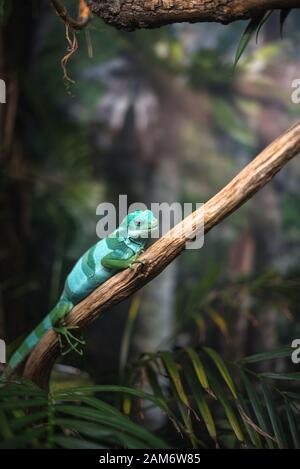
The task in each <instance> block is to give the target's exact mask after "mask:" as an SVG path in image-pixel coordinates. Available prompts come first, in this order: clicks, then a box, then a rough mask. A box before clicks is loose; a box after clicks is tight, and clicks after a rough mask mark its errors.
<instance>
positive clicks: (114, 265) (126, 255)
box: [101, 247, 145, 270]
mask: <svg viewBox="0 0 300 469" xmlns="http://www.w3.org/2000/svg"><path fill="white" fill-rule="evenodd" d="M140 254H141V252H138V253H136V252H134V251H133V250H132V249H130V248H128V247H126V248H124V249H122V250H121V249H120V250H115V251H112V252H111V253H109V254H107V255H106V256H104V257H103V258H102V260H101V264H102V265H103V267H105V268H106V269H117V270H123V269H127V268H129V269H132V268H133V267H132V266H133V264H145V261H143V260H139V259H138V257H139V255H140Z"/></svg>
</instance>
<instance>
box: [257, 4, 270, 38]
mask: <svg viewBox="0 0 300 469" xmlns="http://www.w3.org/2000/svg"><path fill="white" fill-rule="evenodd" d="M272 13H273V10H270V11H267V13H266V14H265V15H264V17H263V18H262V20H261V22H260V23H259V25H258V28H257V30H256V43H257V42H258V36H259V33H260V30H261V28H262V27H263V25H264V24H265V23H266V22H267V21H268V19H269V17H270V16H271V15H272Z"/></svg>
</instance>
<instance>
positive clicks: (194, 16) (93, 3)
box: [87, 0, 300, 30]
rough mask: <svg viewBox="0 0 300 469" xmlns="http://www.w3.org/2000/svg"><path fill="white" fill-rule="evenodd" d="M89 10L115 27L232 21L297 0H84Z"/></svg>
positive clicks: (295, 3) (289, 5) (296, 3)
mask: <svg viewBox="0 0 300 469" xmlns="http://www.w3.org/2000/svg"><path fill="white" fill-rule="evenodd" d="M87 4H88V5H89V7H90V9H91V11H92V12H93V13H95V15H97V16H99V17H100V18H102V19H103V20H104V21H106V22H107V23H109V24H110V25H112V26H115V27H116V28H120V29H125V30H134V29H138V28H157V27H159V26H163V25H165V24H170V23H180V22H184V21H187V22H190V23H196V22H202V21H214V22H217V23H224V24H227V23H231V22H232V21H236V20H241V19H247V18H250V17H252V16H255V15H257V14H258V13H261V12H262V11H267V10H275V9H287V8H299V7H300V4H299V0H193V1H191V0H134V1H133V0H87Z"/></svg>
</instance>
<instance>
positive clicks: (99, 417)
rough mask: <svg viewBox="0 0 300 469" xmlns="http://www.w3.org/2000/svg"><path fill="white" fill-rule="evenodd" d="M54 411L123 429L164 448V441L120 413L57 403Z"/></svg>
mask: <svg viewBox="0 0 300 469" xmlns="http://www.w3.org/2000/svg"><path fill="white" fill-rule="evenodd" d="M56 412H62V413H66V414H69V415H73V416H75V417H81V418H85V419H87V420H89V421H94V422H99V423H102V424H103V425H107V426H108V427H112V428H114V429H118V430H120V431H121V430H123V431H125V432H127V433H129V434H130V435H134V436H135V437H137V438H139V439H140V440H142V441H144V442H146V443H147V444H148V445H149V447H151V448H166V445H165V443H164V442H163V441H162V440H161V439H160V438H158V437H156V436H155V435H153V434H152V433H150V432H148V431H147V430H145V429H144V428H143V427H141V426H139V425H136V424H135V423H133V422H131V420H129V419H128V418H127V417H125V416H124V415H123V414H121V413H120V415H119V416H118V417H115V416H112V415H111V413H109V414H108V415H104V414H102V413H100V412H97V411H95V410H94V409H89V408H86V407H82V406H66V405H58V406H57V407H56Z"/></svg>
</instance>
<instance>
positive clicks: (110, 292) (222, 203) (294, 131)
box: [24, 122, 300, 387]
mask: <svg viewBox="0 0 300 469" xmlns="http://www.w3.org/2000/svg"><path fill="white" fill-rule="evenodd" d="M299 152H300V122H299V123H297V124H296V125H295V126H294V127H292V128H291V129H289V130H288V131H286V132H285V133H284V134H282V135H281V136H280V137H279V138H277V139H276V140H275V141H274V142H272V143H271V144H270V145H269V146H268V147H267V148H266V149H265V150H264V151H263V152H262V153H260V154H259V155H258V156H257V157H256V158H255V159H254V160H253V161H252V162H251V163H250V164H248V166H246V167H245V168H244V169H243V170H242V171H241V172H240V173H239V174H238V175H237V176H236V177H235V178H234V179H233V180H232V181H231V182H230V183H229V184H227V186H225V187H224V188H223V189H222V190H221V191H220V192H218V193H217V194H216V195H215V196H214V197H212V198H211V199H210V200H209V201H208V202H206V203H205V204H204V205H203V206H202V207H201V208H199V209H198V210H196V211H195V212H193V213H192V214H191V215H189V216H188V217H186V218H185V219H184V220H183V221H182V222H181V223H179V224H178V225H176V226H175V227H174V228H173V229H172V230H170V231H169V232H168V233H167V234H166V235H165V236H163V237H162V238H160V239H159V240H158V241H156V242H155V243H154V244H153V245H152V246H151V247H150V248H149V249H148V250H147V251H146V253H145V254H144V255H143V256H141V259H144V260H145V261H146V265H145V266H142V265H139V266H138V267H135V268H134V270H133V271H131V270H129V269H127V270H125V271H122V272H121V273H119V274H117V275H115V276H114V277H112V278H111V279H110V280H108V281H107V282H106V283H104V284H103V285H101V286H100V287H99V288H98V289H97V290H95V291H94V292H92V293H91V294H90V295H89V296H88V297H87V298H86V299H85V300H83V301H82V302H81V303H80V304H78V305H77V306H76V307H75V308H74V309H73V310H72V311H71V313H70V314H69V315H68V318H67V322H68V324H71V325H77V326H80V327H82V326H86V325H87V324H90V323H91V322H92V321H94V320H95V319H96V318H97V317H98V316H99V315H100V314H101V313H103V312H104V311H105V310H107V309H108V308H110V307H111V306H113V305H115V304H117V303H119V302H121V301H123V300H124V299H125V298H128V297H129V296H130V295H132V294H133V293H134V292H135V291H137V290H138V289H140V288H141V287H142V286H143V285H145V284H146V283H148V282H150V280H151V279H153V278H154V277H156V276H157V275H158V274H159V273H160V272H161V271H162V270H163V269H164V268H165V267H166V266H167V265H168V264H170V263H171V262H172V261H173V260H174V259H175V258H176V257H177V256H179V254H180V253H181V252H182V251H183V250H184V249H185V245H186V242H187V241H188V240H190V239H192V238H193V237H195V235H196V234H197V231H198V230H199V227H200V225H201V224H202V221H203V219H204V230H205V233H207V232H208V231H209V230H211V228H213V227H214V226H216V225H218V224H219V223H220V222H221V221H222V220H223V218H225V217H227V216H228V215H229V214H230V213H232V212H234V211H235V210H237V209H238V208H239V207H240V206H241V205H242V204H243V203H244V202H246V201H247V200H248V199H250V198H251V197H252V196H253V195H254V194H255V192H257V191H258V190H259V189H260V188H261V187H263V186H264V185H265V184H267V183H268V182H269V181H270V180H271V179H272V178H273V177H274V176H275V174H276V173H277V172H278V171H279V170H280V169H281V168H282V167H283V166H284V165H285V164H286V163H287V162H288V161H289V160H291V159H292V158H294V157H295V156H296V155H297V154H298V153H299ZM58 353H59V347H58V340H57V336H56V333H55V332H54V331H53V330H51V331H49V332H48V333H47V334H46V335H45V336H44V337H43V338H42V340H41V341H40V343H39V344H38V345H37V347H36V348H35V349H34V350H33V352H32V353H31V355H30V357H29V358H28V360H27V363H26V366H25V370H24V375H25V377H27V378H29V379H32V380H33V381H35V382H36V383H37V384H39V385H40V386H43V387H46V386H47V384H48V381H49V376H50V372H51V369H52V366H53V364H54V362H55V359H56V357H57V356H58Z"/></svg>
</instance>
